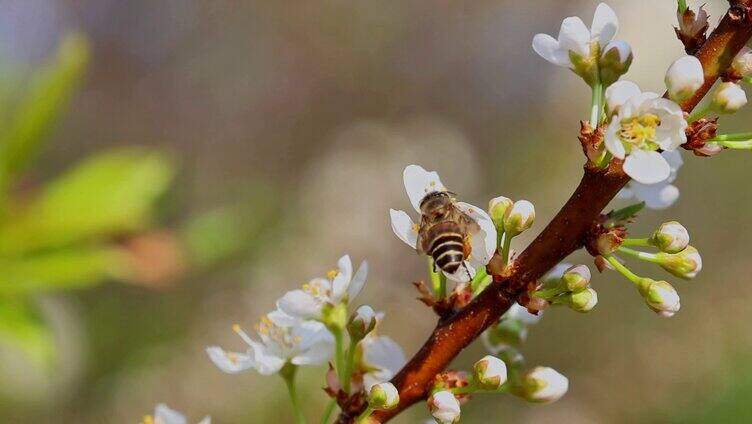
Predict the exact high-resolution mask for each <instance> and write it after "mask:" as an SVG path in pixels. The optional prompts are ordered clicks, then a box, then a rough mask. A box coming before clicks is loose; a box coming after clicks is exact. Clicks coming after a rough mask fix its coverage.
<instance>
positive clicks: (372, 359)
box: [361, 333, 407, 390]
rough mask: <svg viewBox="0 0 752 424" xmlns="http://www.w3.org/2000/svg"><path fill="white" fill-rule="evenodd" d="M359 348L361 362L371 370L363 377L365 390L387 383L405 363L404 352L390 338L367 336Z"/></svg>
mask: <svg viewBox="0 0 752 424" xmlns="http://www.w3.org/2000/svg"><path fill="white" fill-rule="evenodd" d="M372 334H373V333H372ZM361 346H362V348H363V362H364V363H365V364H366V365H367V366H368V368H369V369H373V371H369V372H367V373H366V374H365V375H363V384H364V385H365V387H366V390H368V389H370V387H371V386H373V385H374V384H377V383H382V382H384V381H389V380H390V379H391V378H392V377H394V375H395V374H397V372H398V371H399V370H400V369H402V367H403V366H404V365H405V363H406V362H407V360H406V358H405V352H404V351H403V350H402V348H401V347H400V345H399V344H397V342H395V341H394V340H392V339H391V338H390V337H387V336H378V335H373V336H368V337H366V338H365V339H364V340H363V341H362V342H361Z"/></svg>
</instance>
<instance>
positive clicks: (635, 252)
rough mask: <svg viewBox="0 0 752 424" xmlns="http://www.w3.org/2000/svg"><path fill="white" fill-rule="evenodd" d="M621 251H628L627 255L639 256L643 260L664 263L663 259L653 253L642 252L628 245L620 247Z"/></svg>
mask: <svg viewBox="0 0 752 424" xmlns="http://www.w3.org/2000/svg"><path fill="white" fill-rule="evenodd" d="M619 252H621V253H626V254H627V255H629V256H632V257H634V258H637V259H639V260H641V261H645V262H652V263H655V264H660V263H663V261H661V259H660V258H658V256H656V255H655V254H653V253H646V252H640V251H638V250H634V249H630V248H628V247H619Z"/></svg>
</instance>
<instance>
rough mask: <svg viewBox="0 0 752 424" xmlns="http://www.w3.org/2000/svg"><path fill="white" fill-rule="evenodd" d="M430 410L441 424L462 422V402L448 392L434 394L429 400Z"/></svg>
mask: <svg viewBox="0 0 752 424" xmlns="http://www.w3.org/2000/svg"><path fill="white" fill-rule="evenodd" d="M428 410H429V411H431V415H432V416H433V417H434V419H436V422H438V423H439V424H454V423H457V422H459V421H460V412H461V411H460V402H459V401H458V400H457V398H456V397H454V394H452V392H450V391H448V390H443V391H440V392H436V393H434V394H432V395H431V397H429V398H428Z"/></svg>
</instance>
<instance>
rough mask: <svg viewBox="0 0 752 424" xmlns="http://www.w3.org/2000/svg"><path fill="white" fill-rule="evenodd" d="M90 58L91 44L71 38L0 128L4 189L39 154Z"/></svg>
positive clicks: (75, 36) (0, 181) (0, 170)
mask: <svg viewBox="0 0 752 424" xmlns="http://www.w3.org/2000/svg"><path fill="white" fill-rule="evenodd" d="M88 59H89V44H88V41H87V40H86V38H85V37H84V36H83V35H81V34H77V33H73V34H69V35H67V36H66V37H65V38H64V39H63V40H62V42H61V43H60V46H59V48H58V52H57V56H56V58H55V59H54V60H53V61H52V62H50V63H49V64H47V65H45V66H44V67H42V68H41V69H40V70H39V71H37V73H36V74H34V75H33V76H32V79H31V82H30V84H29V87H28V88H27V90H26V91H25V92H24V93H23V97H22V99H21V100H20V101H19V103H18V104H17V105H16V107H15V109H14V110H13V111H11V112H10V116H9V119H8V122H7V123H4V125H3V127H2V129H0V189H2V190H5V189H7V187H8V185H9V184H10V182H11V180H12V178H13V177H14V175H15V174H17V173H18V172H19V171H21V170H23V169H24V168H25V167H26V166H27V165H28V164H29V163H30V162H31V161H32V160H33V159H34V158H35V157H36V155H37V154H38V152H39V150H40V149H41V147H42V145H43V143H42V141H43V140H44V138H45V136H46V135H47V134H48V133H49V132H50V130H51V129H52V126H53V125H54V124H55V122H57V120H58V117H59V116H60V114H61V112H62V111H63V110H64V108H65V106H66V105H67V104H68V100H69V99H70V97H71V95H72V93H73V92H75V90H76V88H77V87H78V85H79V82H80V81H81V79H82V77H83V75H84V73H85V70H86V65H87V63H88Z"/></svg>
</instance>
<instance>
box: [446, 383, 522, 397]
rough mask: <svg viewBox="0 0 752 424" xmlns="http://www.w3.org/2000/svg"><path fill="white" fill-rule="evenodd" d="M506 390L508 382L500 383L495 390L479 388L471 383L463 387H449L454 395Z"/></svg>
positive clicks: (502, 391)
mask: <svg viewBox="0 0 752 424" xmlns="http://www.w3.org/2000/svg"><path fill="white" fill-rule="evenodd" d="M508 390H509V384H502V385H501V387H499V388H498V389H496V390H488V389H481V388H480V387H475V385H473V384H469V385H467V386H464V387H455V388H453V389H451V392H452V393H453V394H455V395H466V394H473V393H504V392H506V391H508Z"/></svg>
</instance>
